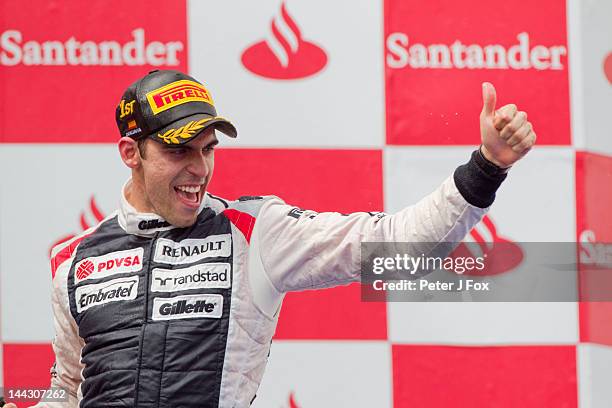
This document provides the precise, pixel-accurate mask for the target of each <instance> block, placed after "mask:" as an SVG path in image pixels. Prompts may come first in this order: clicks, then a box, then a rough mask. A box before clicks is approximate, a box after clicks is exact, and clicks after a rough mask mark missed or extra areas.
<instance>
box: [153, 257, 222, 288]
mask: <svg viewBox="0 0 612 408" xmlns="http://www.w3.org/2000/svg"><path fill="white" fill-rule="evenodd" d="M229 271H230V265H229V264H228V263H207V264H202V265H195V266H191V267H189V268H184V269H175V270H172V269H158V268H156V269H153V280H152V282H151V292H176V291H179V290H187V289H211V288H221V289H227V288H229V287H230V279H229Z"/></svg>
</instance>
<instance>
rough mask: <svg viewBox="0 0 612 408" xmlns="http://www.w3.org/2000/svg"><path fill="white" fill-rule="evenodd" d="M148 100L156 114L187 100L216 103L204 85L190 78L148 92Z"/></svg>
mask: <svg viewBox="0 0 612 408" xmlns="http://www.w3.org/2000/svg"><path fill="white" fill-rule="evenodd" d="M147 101H149V105H150V106H151V110H152V111H153V114H155V115H157V114H158V113H160V112H163V111H165V110H168V109H171V108H174V107H175V106H178V105H181V104H183V103H187V102H206V103H209V104H211V105H214V104H213V101H212V97H211V96H210V93H209V92H208V90H207V89H206V88H204V86H203V85H201V84H198V83H197V82H194V81H188V80H181V81H176V82H172V83H171V84H168V85H165V86H162V87H161V88H157V89H155V90H153V91H151V92H148V93H147Z"/></svg>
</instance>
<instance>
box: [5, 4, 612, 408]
mask: <svg viewBox="0 0 612 408" xmlns="http://www.w3.org/2000/svg"><path fill="white" fill-rule="evenodd" d="M0 16H1V17H0V112H1V117H2V121H1V122H0V142H1V143H2V144H1V145H0V174H2V181H1V183H0V226H1V229H0V278H1V280H0V283H1V287H0V295H1V311H2V313H1V323H2V326H1V339H2V347H1V348H0V349H1V350H2V352H3V360H2V359H0V364H2V363H3V370H0V373H2V374H3V383H4V385H5V386H7V387H9V386H20V387H23V386H41V387H42V386H46V385H47V384H48V381H49V374H48V373H49V367H50V366H51V364H52V361H53V355H52V352H51V347H50V341H51V338H52V336H53V327H52V316H51V309H50V287H51V273H50V271H49V267H48V256H49V249H50V247H51V246H52V245H53V243H54V242H57V241H59V240H62V239H65V238H66V237H68V236H71V235H73V234H77V233H79V232H80V231H82V230H83V229H85V228H87V227H88V226H89V225H93V224H94V223H97V221H98V220H99V219H100V218H101V217H102V216H103V215H105V214H108V213H109V212H111V211H112V210H113V209H114V208H115V207H116V204H117V203H118V198H119V190H120V187H121V185H122V184H123V182H124V181H125V180H126V179H127V177H128V175H129V173H128V171H127V168H126V167H125V166H123V164H122V163H121V161H120V159H119V156H118V154H117V147H116V141H117V139H118V137H119V135H118V132H117V130H116V128H115V124H114V111H115V106H116V104H117V102H118V100H119V97H120V95H121V93H122V91H123V89H124V88H125V87H126V86H127V85H129V84H130V83H131V82H133V81H134V80H135V79H137V78H138V77H140V76H142V75H143V74H145V73H146V72H148V71H149V70H151V69H155V68H174V69H179V70H183V71H186V72H189V73H190V74H192V75H193V76H195V77H196V78H198V79H199V80H201V81H203V82H204V83H205V84H206V85H207V87H208V88H209V89H210V90H211V92H212V94H213V97H214V98H215V103H216V106H217V108H218V110H219V112H220V113H221V114H222V115H224V116H227V117H229V118H231V119H232V121H233V122H234V123H235V124H236V125H237V127H238V129H239V133H240V136H239V138H238V139H237V140H236V141H234V140H227V139H222V147H221V148H220V149H219V150H218V151H217V153H216V169H215V173H216V174H215V177H214V179H213V183H212V186H211V188H210V191H211V192H213V193H215V194H217V195H220V196H225V197H227V198H236V197H238V196H240V195H254V194H276V195H278V196H280V197H282V198H283V199H285V200H286V201H287V202H289V203H292V204H295V205H298V206H300V207H303V208H312V209H314V210H318V211H323V210H337V211H341V212H350V211H358V210H365V211H375V210H384V211H387V212H393V211H396V210H398V209H400V208H402V207H403V206H406V205H409V204H412V203H414V202H415V201H416V200H418V199H419V198H420V197H422V196H423V195H424V194H426V193H428V192H429V191H431V190H432V189H434V188H435V187H436V186H437V185H438V184H439V183H440V182H441V181H442V180H443V179H444V178H445V177H446V176H447V175H449V174H450V173H451V172H452V171H453V169H454V168H455V167H456V166H457V165H459V164H461V163H463V162H465V161H466V160H467V158H468V157H469V153H470V152H471V151H472V150H473V149H474V147H475V146H476V145H477V144H478V143H479V130H478V115H479V112H480V109H481V104H482V97H481V88H480V83H481V82H482V81H490V82H492V83H494V84H495V86H496V88H497V92H498V105H499V106H501V105H503V104H506V103H511V102H512V103H516V104H517V105H518V106H519V107H520V108H521V109H523V110H526V111H527V112H528V113H529V118H530V121H531V122H532V123H533V124H534V127H535V129H536V131H537V134H538V147H537V149H535V150H533V151H532V152H531V153H530V154H529V155H528V157H527V158H526V159H525V160H524V161H522V162H520V163H519V164H517V165H516V166H515V168H514V169H513V170H512V172H511V174H510V176H509V177H508V180H507V181H506V183H505V184H504V185H503V186H502V188H501V189H500V191H499V193H498V197H497V201H496V203H495V204H494V206H493V208H492V210H491V212H490V213H489V216H488V218H487V219H486V222H483V223H482V224H481V225H479V226H478V227H477V228H479V230H480V232H478V234H481V235H482V234H485V235H486V234H488V236H489V237H492V238H493V240H495V238H496V237H497V238H500V237H503V239H504V240H510V241H515V242H527V241H530V242H531V241H535V242H559V241H561V242H575V241H583V242H589V243H593V242H610V241H611V240H612V218H611V217H610V216H609V215H608V212H609V208H610V207H611V205H612V190H611V188H610V186H611V185H612V156H611V155H612V134H611V133H612V132H611V131H610V116H611V114H612V23H611V22H612V20H611V18H612V2H610V0H590V1H579V0H567V1H564V0H540V1H537V2H531V1H527V0H508V1H505V2H494V1H486V2H485V1H482V0H460V1H456V0H430V1H427V2H423V1H418V0H377V1H373V0H350V1H349V0H332V1H324V0H310V1H305V0H259V1H257V2H254V1H252V0H234V1H231V2H219V1H211V0H193V1H186V0H180V1H160V0H156V1H150V0H149V1H145V0H131V1H116V0H113V1H88V2H81V1H77V0H71V1H50V0H32V1H29V2H22V1H18V0H6V1H3V2H2V4H1V5H0ZM577 249H578V250H579V248H577ZM504 272H505V273H510V272H512V271H504ZM611 376H612V303H582V304H577V303H571V302H559V303H492V304H485V303H388V304H386V303H362V302H361V301H360V290H359V286H358V285H357V284H354V285H351V286H348V287H341V288H336V289H330V290H324V291H312V292H306V293H296V294H290V295H288V296H287V298H286V300H285V302H284V305H283V308H282V312H281V318H280V322H279V326H278V330H277V332H276V335H275V341H274V343H273V346H272V351H271V356H270V363H269V365H268V368H267V370H266V373H265V375H264V380H263V382H262V385H261V387H260V390H259V392H258V397H257V399H256V402H255V403H254V406H255V407H258V408H267V407H283V408H285V407H291V408H295V407H300V408H314V407H316V408H321V407H391V406H393V407H395V408H403V407H445V408H446V407H534V408H535V407H537V408H541V407H555V408H556V407H580V408H587V407H588V408H595V407H610V406H612V387H610V378H612V377H611ZM1 380H2V378H1V377H0V384H1Z"/></svg>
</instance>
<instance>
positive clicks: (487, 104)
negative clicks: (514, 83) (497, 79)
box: [482, 82, 497, 116]
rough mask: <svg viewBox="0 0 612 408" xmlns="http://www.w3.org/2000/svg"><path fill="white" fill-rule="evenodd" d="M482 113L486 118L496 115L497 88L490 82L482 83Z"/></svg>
mask: <svg viewBox="0 0 612 408" xmlns="http://www.w3.org/2000/svg"><path fill="white" fill-rule="evenodd" d="M482 102H483V106H482V113H484V114H485V115H486V116H493V115H494V114H495V104H496V103H497V93H496V92H495V87H494V86H493V84H491V83H489V82H483V83H482Z"/></svg>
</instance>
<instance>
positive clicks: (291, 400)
mask: <svg viewBox="0 0 612 408" xmlns="http://www.w3.org/2000/svg"><path fill="white" fill-rule="evenodd" d="M288 408H300V406H299V405H298V404H297V403H296V402H295V398H294V396H293V392H292V393H290V394H289V407H288Z"/></svg>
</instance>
